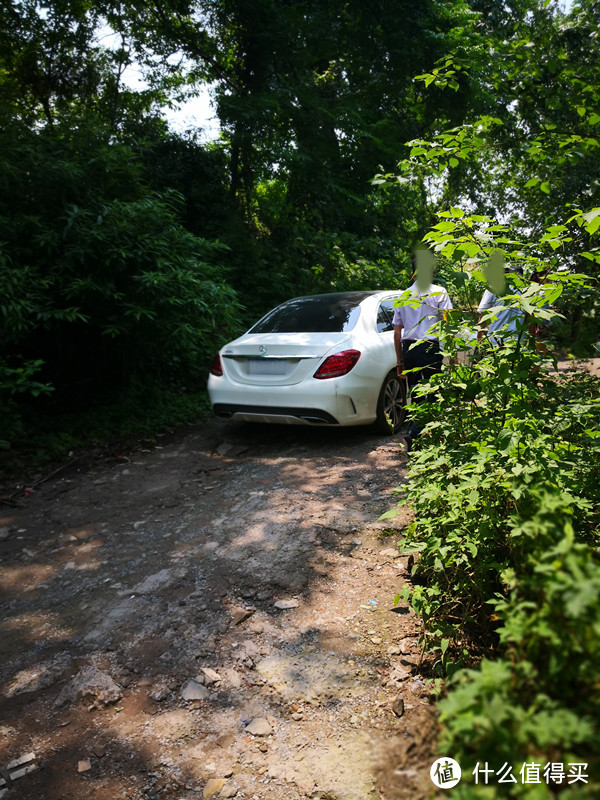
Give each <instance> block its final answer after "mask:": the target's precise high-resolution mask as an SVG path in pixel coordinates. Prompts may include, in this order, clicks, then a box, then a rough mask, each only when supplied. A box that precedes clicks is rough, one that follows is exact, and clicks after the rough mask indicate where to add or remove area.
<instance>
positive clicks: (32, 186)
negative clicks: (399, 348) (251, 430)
mask: <svg viewBox="0 0 600 800" xmlns="http://www.w3.org/2000/svg"><path fill="white" fill-rule="evenodd" d="M599 27H600V16H599V10H598V3H597V2H596V0H580V2H577V3H574V4H573V6H572V8H571V9H570V10H569V11H568V12H565V11H564V10H563V8H562V6H561V4H559V3H558V2H553V1H552V0H550V1H546V2H542V0H519V1H518V2H515V3H512V4H507V3H505V2H496V0H459V2H456V1H455V0H424V1H423V2H419V3H414V2H412V1H411V2H409V1H408V0H406V2H404V0H402V1H401V2H396V3H378V2H371V3H368V4H366V3H364V1H363V0H345V1H344V2H339V0H328V1H327V2H322V3H314V2H312V3H311V2H308V0H300V1H299V2H294V3H280V2H275V0H218V2H213V1H212V0H211V1H210V2H209V0H189V2H188V0H177V2H175V1H174V0H173V2H172V1H171V0H165V2H162V3H161V4H159V5H157V6H156V7H154V6H151V5H149V4H147V3H145V2H142V0H133V1H132V2H130V3H126V4H122V3H112V2H91V1H90V0H78V2H72V1H71V0H47V1H46V2H43V3H42V2H37V0H24V2H19V3H16V2H10V3H5V4H4V5H3V8H2V11H1V12H0V100H1V104H0V105H1V108H2V110H1V112H0V114H1V119H0V154H1V156H0V159H1V163H0V189H1V191H0V451H1V452H2V456H3V462H4V463H3V469H4V471H5V472H6V471H14V470H16V469H18V465H19V463H20V462H22V461H23V459H25V460H27V461H28V462H29V463H35V464H36V465H37V466H42V465H45V464H48V463H50V462H51V461H52V460H54V459H60V458H65V457H68V454H69V453H70V452H71V451H73V450H75V449H76V448H78V447H84V446H89V445H90V444H95V443H101V442H107V441H110V440H111V439H114V438H116V439H118V438H120V437H128V436H133V437H141V436H144V435H152V434H154V433H155V432H156V431H157V430H158V429H159V428H161V427H164V426H172V425H176V424H183V423H184V422H185V421H187V420H190V419H194V418H197V417H198V416H199V415H201V414H203V413H205V412H206V400H205V395H204V385H205V380H206V373H207V370H208V366H209V364H210V362H211V359H212V357H213V355H214V352H215V350H216V349H217V348H218V347H219V346H220V345H221V344H222V343H223V342H224V341H226V340H228V339H230V338H232V337H233V336H235V335H236V334H238V333H240V332H241V331H243V330H244V329H245V328H247V327H248V326H249V324H250V323H251V322H252V321H253V320H255V319H256V318H257V317H258V316H259V315H260V314H262V313H263V312H265V311H266V310H268V309H269V308H270V307H272V306H273V305H275V304H276V303H279V302H281V301H283V300H285V299H288V298H289V297H291V296H294V295H300V294H308V293H314V292H323V291H331V290H344V289H394V288H396V287H405V286H406V285H407V283H408V280H409V265H410V258H411V253H412V252H413V249H414V247H415V246H416V245H417V244H418V243H422V244H424V245H425V246H426V247H428V248H429V249H430V250H431V251H433V253H434V254H435V257H436V260H437V265H438V267H437V269H438V273H437V274H438V277H439V279H440V282H443V283H445V284H446V285H447V286H448V289H449V290H450V292H451V293H452V295H453V298H454V301H455V305H456V308H457V309H458V310H457V312H456V313H455V314H453V315H451V316H450V318H449V320H448V321H447V323H446V324H445V328H444V331H443V334H444V347H445V351H446V354H447V355H448V357H449V361H450V368H449V369H447V370H446V371H444V372H443V373H442V374H441V376H439V377H438V378H435V379H433V380H432V386H431V387H423V389H427V390H428V391H430V392H432V393H434V394H435V401H434V402H431V403H428V404H423V405H422V406H421V409H420V413H422V414H423V416H424V421H425V422H427V423H428V425H427V428H426V431H425V434H424V436H423V438H422V440H421V443H420V444H419V446H418V448H417V449H416V450H415V452H414V456H413V457H412V458H411V468H410V472H411V482H410V489H409V494H408V502H409V503H411V504H412V506H413V507H414V509H415V512H416V521H415V522H414V523H413V525H412V526H411V528H410V530H409V532H408V535H407V537H406V540H405V542H404V543H403V547H410V548H411V549H412V550H414V551H416V552H419V553H420V557H419V558H418V559H417V561H416V564H415V567H414V572H413V579H414V586H413V588H412V590H411V592H410V593H409V596H407V598H406V599H409V600H410V602H411V603H412V605H413V607H414V608H415V609H416V610H417V611H418V612H419V613H420V614H421V616H422V618H423V620H424V622H425V625H426V634H425V637H424V645H425V647H426V649H428V650H429V651H430V652H431V653H433V654H434V656H435V659H436V661H437V670H438V674H439V676H440V680H439V688H440V692H441V694H442V695H443V699H442V700H441V701H440V704H439V709H440V715H441V717H440V718H441V723H442V732H441V738H440V751H441V752H445V753H447V754H448V755H451V756H453V757H454V758H456V759H457V760H459V761H460V762H461V764H463V769H464V771H465V773H466V774H468V775H469V780H468V781H463V782H462V783H461V785H460V786H458V787H457V788H456V789H455V790H454V791H455V794H456V795H457V796H459V797H460V796H464V797H469V796H473V797H490V798H494V797H497V796H498V797H500V796H502V797H504V796H507V794H508V795H511V794H512V795H513V796H518V797H527V798H530V799H531V800H534V798H550V797H554V796H555V795H556V793H558V792H560V796H561V797H564V798H567V797H590V798H591V797H596V796H598V793H599V791H600V777H599V776H600V772H599V770H600V758H599V756H600V752H599V747H600V746H599V745H598V729H599V724H600V698H599V696H598V687H599V686H600V652H599V645H598V642H599V641H600V611H599V609H600V602H599V600H600V562H599V559H598V544H599V542H598V535H599V530H598V526H599V518H598V508H599V506H600V504H599V502H598V501H599V499H600V498H599V491H600V489H599V487H600V474H599V470H600V466H599V465H600V434H599V432H598V429H599V427H600V426H599V422H600V400H599V395H598V379H597V378H593V377H589V376H587V375H586V374H584V373H578V374H573V375H567V376H565V375H557V374H556V372H555V369H554V367H555V364H554V361H553V358H554V354H555V353H556V352H557V351H558V350H559V349H560V351H561V352H563V353H569V354H573V355H576V356H591V355H594V354H595V352H596V350H595V345H596V342H597V340H598V337H599V335H600V330H599V323H598V309H599V307H600V304H599V303H598V275H599V271H600V251H599V248H598V236H599V231H600V207H598V199H597V198H598V189H599V186H600V138H599V136H598V134H599V132H600V89H599V87H600V37H599V36H598V30H599ZM131 68H135V69H136V70H138V71H140V72H141V74H142V75H143V76H144V79H145V83H144V84H143V85H142V86H141V87H140V88H137V89H132V88H130V87H129V86H128V85H127V84H126V82H125V76H126V75H127V71H128V70H129V69H131ZM208 87H210V91H211V92H212V97H213V103H214V110H215V114H216V116H217V117H218V120H219V124H220V135H219V137H218V138H217V139H216V140H215V141H211V142H206V141H204V140H203V138H202V135H201V132H200V131H197V130H188V131H186V132H184V133H181V132H174V131H173V130H171V129H169V127H168V124H167V122H166V116H165V114H166V112H165V109H166V108H167V107H168V106H169V105H174V104H176V103H178V102H180V101H183V100H185V99H189V98H190V97H193V96H194V95H196V94H198V93H199V92H200V91H201V90H204V89H208ZM502 264H504V265H507V266H509V267H519V268H520V271H521V274H522V277H518V278H515V282H516V285H517V288H518V291H517V292H515V293H513V294H511V295H509V296H508V298H507V299H506V302H508V303H510V304H511V305H513V306H515V307H516V308H520V309H521V310H522V312H523V314H524V315H525V316H526V317H527V319H528V320H529V322H531V323H534V324H537V325H539V326H544V325H546V324H547V323H551V327H550V340H551V343H550V346H549V348H548V351H547V352H542V350H543V348H540V347H539V342H538V341H537V340H536V339H535V338H534V337H533V335H532V334H531V333H530V332H529V329H528V327H524V328H523V330H522V332H521V334H520V335H519V336H518V337H516V338H515V339H513V340H507V341H505V342H504V344H503V345H502V346H501V347H499V348H498V347H496V348H494V347H491V346H490V345H489V343H486V339H485V337H484V338H483V339H482V340H481V341H480V342H479V346H478V352H477V356H476V357H473V354H472V350H473V344H474V339H473V337H474V336H475V337H476V335H477V331H478V330H479V327H478V319H477V318H478V315H477V313H476V308H477V304H478V302H479V299H480V297H481V294H482V293H483V290H484V288H485V287H486V286H487V285H490V284H493V283H494V281H495V278H494V275H497V269H496V267H497V266H498V265H502ZM494 265H495V266H494ZM486 762H488V763H489V765H490V766H491V767H493V768H494V769H499V768H500V767H501V766H502V765H503V764H505V765H507V766H508V767H512V768H513V769H514V774H515V775H516V776H517V777H518V774H519V769H520V767H521V765H522V763H524V762H529V763H532V764H534V766H535V765H538V766H539V768H540V769H541V770H542V771H543V768H544V767H545V765H547V764H551V765H552V764H558V763H564V764H567V763H587V774H588V776H589V777H588V782H587V783H584V782H582V781H578V782H577V783H574V784H573V785H571V784H569V783H568V778H566V779H565V781H563V782H562V783H561V784H559V783H558V782H557V781H555V780H554V779H552V780H551V781H545V780H541V781H540V783H539V784H537V783H531V784H522V783H516V784H510V785H502V786H500V787H499V786H498V785H497V784H495V783H494V781H493V780H492V781H490V783H489V785H487V786H485V785H478V786H474V785H473V783H474V779H472V775H471V773H472V770H473V769H474V768H475V767H476V765H477V764H478V763H479V764H485V763H486ZM492 762H493V763H492ZM532 771H534V770H533V768H532ZM553 774H555V773H553ZM469 787H470V788H469Z"/></svg>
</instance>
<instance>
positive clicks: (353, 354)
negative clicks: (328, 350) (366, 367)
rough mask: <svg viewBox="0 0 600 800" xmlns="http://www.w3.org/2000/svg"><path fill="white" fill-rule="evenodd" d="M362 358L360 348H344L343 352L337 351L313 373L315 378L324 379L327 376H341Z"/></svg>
mask: <svg viewBox="0 0 600 800" xmlns="http://www.w3.org/2000/svg"><path fill="white" fill-rule="evenodd" d="M359 358H360V351H358V350H342V352H341V353H336V354H335V355H333V356H329V358H326V359H325V361H324V362H323V363H322V364H321V366H320V367H319V369H318V370H317V371H316V372H315V374H314V375H313V378H319V379H320V380H323V379H325V378H339V376H340V375H346V374H347V373H348V372H350V370H351V369H352V367H354V365H355V364H356V362H357V361H358V359H359Z"/></svg>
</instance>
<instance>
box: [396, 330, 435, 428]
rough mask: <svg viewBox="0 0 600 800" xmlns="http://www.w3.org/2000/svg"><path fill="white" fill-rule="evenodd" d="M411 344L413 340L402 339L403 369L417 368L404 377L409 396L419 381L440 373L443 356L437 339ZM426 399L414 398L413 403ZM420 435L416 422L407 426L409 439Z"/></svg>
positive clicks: (426, 397)
mask: <svg viewBox="0 0 600 800" xmlns="http://www.w3.org/2000/svg"><path fill="white" fill-rule="evenodd" d="M413 344H414V339H404V341H403V342H402V359H403V361H404V368H405V369H415V368H416V367H418V368H419V369H418V371H415V372H409V373H408V374H407V376H406V378H407V380H408V391H409V394H410V393H411V392H412V390H413V388H414V387H415V386H416V384H417V383H418V382H419V381H421V380H428V379H429V378H430V377H431V375H433V374H434V373H436V372H441V369H442V360H443V356H442V354H441V352H440V343H439V342H438V340H437V339H432V340H429V341H427V342H421V343H420V344H415V345H414V346H412V347H411V345H413ZM428 399H429V395H425V396H424V397H416V396H414V397H413V403H414V402H421V401H423V400H428ZM420 433H421V427H420V426H419V425H417V423H416V422H410V424H409V426H408V436H409V437H410V439H416V438H417V436H418V435H419V434H420Z"/></svg>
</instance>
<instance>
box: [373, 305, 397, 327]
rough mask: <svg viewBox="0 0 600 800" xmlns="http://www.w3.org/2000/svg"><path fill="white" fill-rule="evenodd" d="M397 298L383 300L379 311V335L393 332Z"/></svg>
mask: <svg viewBox="0 0 600 800" xmlns="http://www.w3.org/2000/svg"><path fill="white" fill-rule="evenodd" d="M394 303H395V298H393V297H392V298H390V299H389V300H382V301H381V303H380V304H379V310H378V311H377V333H387V332H388V331H393V330H394V326H393V325H392V318H393V316H394Z"/></svg>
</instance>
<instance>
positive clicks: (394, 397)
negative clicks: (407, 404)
mask: <svg viewBox="0 0 600 800" xmlns="http://www.w3.org/2000/svg"><path fill="white" fill-rule="evenodd" d="M399 395H400V382H399V381H398V380H397V379H395V378H392V379H391V380H389V381H388V382H387V384H386V387H385V402H384V404H383V411H384V414H385V415H386V417H388V418H389V419H390V420H391V422H392V425H393V426H394V430H395V429H396V427H397V425H398V423H399V421H400V415H401V413H402V411H401V409H402V403H401V402H398V397H399Z"/></svg>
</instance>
